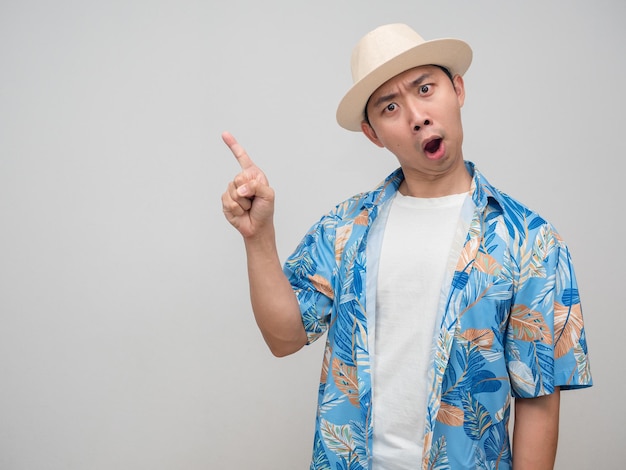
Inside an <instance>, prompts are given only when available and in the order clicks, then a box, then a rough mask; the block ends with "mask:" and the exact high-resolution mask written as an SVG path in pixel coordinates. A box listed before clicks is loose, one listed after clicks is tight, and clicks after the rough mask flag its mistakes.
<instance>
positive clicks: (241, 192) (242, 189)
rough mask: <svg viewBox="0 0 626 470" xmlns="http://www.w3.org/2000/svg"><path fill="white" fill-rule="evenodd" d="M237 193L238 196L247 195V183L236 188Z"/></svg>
mask: <svg viewBox="0 0 626 470" xmlns="http://www.w3.org/2000/svg"><path fill="white" fill-rule="evenodd" d="M237 194H239V195H240V196H247V195H248V185H247V184H244V185H241V186H239V187H238V188H237Z"/></svg>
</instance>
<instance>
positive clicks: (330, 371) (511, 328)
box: [284, 162, 592, 470]
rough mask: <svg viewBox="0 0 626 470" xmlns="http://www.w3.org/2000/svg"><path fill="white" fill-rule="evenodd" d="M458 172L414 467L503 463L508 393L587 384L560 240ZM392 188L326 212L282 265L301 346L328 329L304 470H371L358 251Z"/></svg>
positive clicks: (367, 310)
mask: <svg viewBox="0 0 626 470" xmlns="http://www.w3.org/2000/svg"><path fill="white" fill-rule="evenodd" d="M466 167H467V170H468V172H469V173H470V174H471V175H472V184H471V189H470V193H471V200H469V199H468V201H470V202H469V205H470V207H469V210H465V211H464V212H463V214H464V215H462V217H465V218H466V226H467V227H469V230H468V233H467V235H466V237H465V242H464V244H463V248H462V250H461V254H460V257H459V259H458V261H457V263H456V268H455V269H454V272H453V274H451V276H450V279H449V282H447V283H446V284H445V285H444V287H443V289H442V302H441V307H440V312H439V323H438V324H439V325H440V326H439V330H438V332H437V333H436V334H435V337H434V338H433V351H434V354H433V357H432V358H430V363H431V365H432V367H431V373H430V379H429V380H430V391H429V398H428V402H427V404H426V406H427V408H426V422H425V423H424V447H423V460H422V468H423V469H438V470H443V469H454V470H456V469H496V468H498V469H510V468H511V457H512V456H511V448H510V443H509V442H510V440H509V433H508V422H509V414H510V404H511V399H510V397H511V396H513V397H522V398H530V397H537V396H541V395H547V394H550V393H552V392H553V391H554V388H555V387H561V389H562V390H566V389H572V388H580V387H587V386H591V384H592V380H591V374H590V370H589V362H588V358H587V344H586V340H585V331H584V327H583V318H582V311H581V306H580V299H579V295H578V286H577V283H576V278H575V276H574V270H573V267H572V262H571V258H570V253H569V250H568V248H567V246H566V245H565V244H564V242H563V240H561V238H560V237H559V235H558V234H557V233H556V231H555V229H554V228H553V227H552V226H551V225H550V224H549V223H548V222H546V221H545V220H544V219H542V218H541V217H540V216H539V215H538V214H536V213H535V212H532V211H531V210H529V209H528V208H526V207H525V206H523V205H521V204H520V203H519V202H517V201H515V200H514V199H512V198H510V197H509V196H507V195H505V194H503V193H501V192H500V191H498V190H497V189H496V188H494V187H493V186H491V185H490V184H489V183H488V182H487V181H486V179H485V178H484V176H482V175H481V174H480V172H479V171H478V170H477V169H475V168H474V165H473V164H472V163H471V162H466ZM402 180H403V174H402V171H401V170H397V171H395V172H394V173H393V174H391V175H390V176H389V177H388V178H387V179H386V180H385V181H384V182H383V183H382V184H381V185H380V186H379V187H378V188H376V189H374V190H373V191H370V192H366V193H362V194H359V195H357V196H355V197H353V198H351V199H349V200H347V201H345V202H343V203H341V204H339V205H338V206H337V207H336V208H335V209H334V210H333V211H331V212H330V213H329V214H327V215H325V216H324V217H322V218H321V220H320V221H319V222H317V223H316V224H315V225H314V226H313V227H312V228H311V230H310V231H309V232H308V233H307V234H306V236H305V237H304V239H303V240H302V242H301V243H300V245H299V246H298V248H297V249H296V251H295V252H294V253H293V254H292V255H291V256H290V257H289V259H288V260H287V261H286V262H285V266H284V271H285V274H286V275H287V277H288V278H289V280H290V282H291V284H292V286H293V289H294V291H295V293H296V295H297V297H298V300H299V303H300V309H301V313H302V321H303V323H304V327H305V329H306V332H307V335H308V339H309V342H312V341H314V340H316V339H317V338H319V337H320V336H322V335H323V334H324V333H327V339H326V348H325V352H324V359H323V364H322V376H321V381H320V387H319V398H318V412H317V419H316V429H315V437H314V449H313V458H312V462H311V469H312V470H324V469H332V470H338V469H345V470H361V469H370V468H371V452H372V383H371V374H370V372H371V371H370V364H371V359H372V357H371V354H372V349H373V344H372V343H373V341H372V338H371V337H370V335H368V325H369V328H370V330H371V329H372V328H373V325H374V322H373V315H374V314H375V312H374V308H373V307H374V305H375V302H373V301H372V298H373V296H374V295H375V279H376V275H377V272H376V266H377V265H378V260H377V259H375V258H376V256H377V253H376V252H377V250H376V249H372V248H371V247H370V248H368V244H370V243H371V244H375V243H376V241H375V240H376V239H378V238H380V236H379V235H376V230H378V232H379V233H380V232H381V231H384V223H382V224H378V225H379V226H381V227H379V228H378V229H376V225H377V224H376V223H375V222H376V219H377V217H378V216H379V215H381V213H384V211H385V210H386V208H387V206H389V203H390V201H391V200H392V199H393V195H394V194H395V192H396V191H397V190H398V187H399V185H400V183H401V182H402ZM466 209H467V208H466ZM381 219H382V217H381ZM372 227H374V228H372ZM378 253H379V250H378ZM366 258H367V259H366ZM372 286H374V287H372ZM416 467H417V464H416Z"/></svg>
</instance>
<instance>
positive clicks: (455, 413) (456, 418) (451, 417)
mask: <svg viewBox="0 0 626 470" xmlns="http://www.w3.org/2000/svg"><path fill="white" fill-rule="evenodd" d="M464 419H465V416H464V414H463V410H462V409H461V408H459V407H457V406H454V405H450V404H448V403H442V404H441V408H439V413H437V421H439V422H440V423H443V424H447V425H448V426H463V421H464Z"/></svg>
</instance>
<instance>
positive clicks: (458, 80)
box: [452, 75, 465, 108]
mask: <svg viewBox="0 0 626 470" xmlns="http://www.w3.org/2000/svg"><path fill="white" fill-rule="evenodd" d="M452 82H453V83H454V91H455V92H456V97H457V100H458V101H459V108H462V107H463V103H465V82H464V81H463V77H461V76H460V75H455V76H454V78H453V79H452Z"/></svg>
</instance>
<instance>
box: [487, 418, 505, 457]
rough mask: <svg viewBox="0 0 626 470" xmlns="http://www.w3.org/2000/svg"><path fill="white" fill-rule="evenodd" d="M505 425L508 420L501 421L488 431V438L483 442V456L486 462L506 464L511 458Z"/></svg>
mask: <svg viewBox="0 0 626 470" xmlns="http://www.w3.org/2000/svg"><path fill="white" fill-rule="evenodd" d="M507 425H508V420H503V421H500V422H499V423H496V424H494V425H493V426H491V428H490V429H489V437H487V439H486V440H485V454H486V455H487V459H488V460H491V461H494V462H506V461H508V460H509V459H510V458H511V447H510V443H509V436H508V433H507V429H506V426H507Z"/></svg>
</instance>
